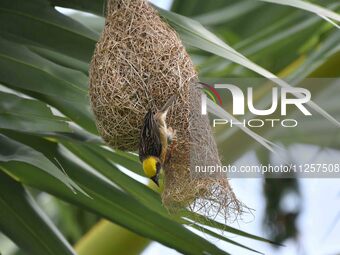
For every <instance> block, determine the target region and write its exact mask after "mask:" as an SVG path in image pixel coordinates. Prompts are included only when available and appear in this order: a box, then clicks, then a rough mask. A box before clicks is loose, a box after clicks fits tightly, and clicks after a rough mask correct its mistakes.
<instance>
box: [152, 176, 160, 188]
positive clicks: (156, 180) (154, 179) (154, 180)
mask: <svg viewBox="0 0 340 255" xmlns="http://www.w3.org/2000/svg"><path fill="white" fill-rule="evenodd" d="M158 179H159V176H158V174H157V175H155V176H154V177H151V180H153V182H154V183H156V185H157V186H158V187H159V182H158Z"/></svg>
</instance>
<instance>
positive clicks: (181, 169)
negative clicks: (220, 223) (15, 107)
mask: <svg viewBox="0 0 340 255" xmlns="http://www.w3.org/2000/svg"><path fill="white" fill-rule="evenodd" d="M197 81H198V78H197V73H196V71H195V68H194V65H193V63H192V61H191V59H190V57H189V55H188V54H187V52H186V50H185V48H184V46H183V44H182V42H181V41H180V39H179V37H178V35H177V34H176V32H175V31H174V30H173V29H172V28H171V27H170V26H169V25H168V24H167V23H166V22H164V21H163V20H162V19H161V18H160V17H159V15H158V14H157V12H156V11H155V10H154V9H153V8H152V7H151V6H150V5H149V4H148V3H147V1H146V0H109V1H108V8H107V12H106V22H105V28H104V30H103V33H102V35H101V37H100V39H99V41H98V43H97V45H96V49H95V52H94V55H93V58H92V62H91V66H90V99H91V106H92V109H93V112H94V114H95V117H96V125H97V128H98V131H99V133H100V135H101V136H102V137H103V139H104V140H105V142H106V143H107V144H108V145H109V146H111V147H112V148H114V149H121V150H128V151H137V150H138V143H139V132H140V128H141V126H142V123H143V119H144V116H145V114H146V112H147V111H148V110H149V109H152V110H153V111H157V109H160V108H161V107H162V105H163V104H164V103H165V102H166V101H167V99H168V98H169V97H170V96H172V95H176V96H177V100H176V103H175V104H174V105H173V106H172V108H171V110H170V111H169V114H168V118H167V124H168V126H169V127H172V128H173V129H175V130H176V132H177V146H176V149H175V151H174V153H173V155H172V157H171V159H170V160H169V162H168V163H166V164H165V165H164V171H165V180H164V191H163V193H162V201H163V204H164V205H165V206H166V207H167V208H170V209H176V208H183V207H189V208H191V209H192V210H198V209H200V210H201V211H200V212H201V213H203V214H205V215H207V214H210V213H214V211H216V212H220V213H222V214H223V215H224V216H225V217H228V216H229V212H235V211H238V210H239V208H240V204H239V202H238V200H237V199H236V198H235V195H234V193H233V191H232V189H231V187H230V186H229V183H228V180H227V178H226V177H225V176H213V177H205V176H203V177H202V176H201V177H200V176H194V175H193V174H192V171H193V169H192V167H191V166H194V165H207V164H209V165H218V164H220V160H219V156H218V151H217V147H216V143H215V141H214V138H213V136H212V132H211V127H210V125H209V121H208V118H207V117H206V116H202V115H201V114H200V98H201V91H200V89H198V87H197V86H196V84H197Z"/></svg>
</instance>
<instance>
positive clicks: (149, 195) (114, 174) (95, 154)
mask: <svg viewBox="0 0 340 255" xmlns="http://www.w3.org/2000/svg"><path fill="white" fill-rule="evenodd" d="M62 144H63V145H64V146H65V147H66V148H67V149H69V150H70V151H71V152H72V153H74V154H75V155H77V156H78V157H79V158H80V159H82V160H83V161H84V162H86V163H87V164H89V165H90V166H92V167H93V168H94V169H96V170H97V171H98V172H100V173H101V174H103V175H104V176H106V177H107V178H109V179H110V180H111V181H112V182H113V183H115V184H116V185H118V186H119V187H120V188H121V189H122V190H125V191H126V192H128V193H129V194H131V195H132V196H134V197H135V198H136V199H138V200H140V201H141V202H142V203H143V204H145V205H147V206H148V207H150V208H151V209H153V210H155V211H157V212H159V213H161V214H164V215H167V212H166V210H165V208H164V207H163V206H162V203H161V200H160V196H159V194H157V193H156V192H155V191H153V190H152V189H150V188H149V187H147V186H145V185H144V184H141V183H139V182H138V181H136V180H134V179H132V178H131V177H129V176H127V175H126V174H124V173H123V172H121V171H120V170H119V169H118V168H117V167H116V166H115V165H113V164H112V163H111V162H110V161H109V160H107V159H106V158H105V156H103V155H101V154H100V151H98V150H96V149H94V148H93V147H96V146H95V145H89V144H86V143H76V142H66V141H62Z"/></svg>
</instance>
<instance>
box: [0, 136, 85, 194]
mask: <svg viewBox="0 0 340 255" xmlns="http://www.w3.org/2000/svg"><path fill="white" fill-rule="evenodd" d="M14 165H15V166H17V167H22V168H24V169H25V168H26V169H30V168H37V169H39V170H40V171H42V172H46V173H47V174H49V175H50V176H53V177H54V178H55V179H56V180H58V181H60V182H61V183H63V184H64V185H66V186H67V187H68V188H70V189H72V190H78V191H81V192H83V191H82V189H81V188H80V187H79V186H78V185H77V184H76V183H75V182H74V181H72V180H71V179H70V178H69V177H68V176H67V175H66V174H65V173H63V172H62V171H61V170H60V169H58V168H57V167H56V166H55V165H54V164H53V163H51V162H50V161H49V160H48V159H47V158H46V157H45V156H44V155H43V154H42V153H40V152H38V151H35V150H34V149H32V148H30V147H28V146H26V145H24V144H21V143H19V142H17V141H14V140H12V139H10V138H8V137H6V136H4V135H2V134H0V166H1V167H3V168H4V169H6V171H7V170H8V171H9V172H7V173H8V174H10V175H12V174H13V173H12V172H11V167H13V166H14ZM27 171H28V170H27Z"/></svg>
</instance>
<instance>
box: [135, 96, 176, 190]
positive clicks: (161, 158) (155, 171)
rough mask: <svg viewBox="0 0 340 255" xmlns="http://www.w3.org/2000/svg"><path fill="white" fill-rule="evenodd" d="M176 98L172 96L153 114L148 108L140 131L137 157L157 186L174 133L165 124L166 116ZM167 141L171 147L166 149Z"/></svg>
mask: <svg viewBox="0 0 340 255" xmlns="http://www.w3.org/2000/svg"><path fill="white" fill-rule="evenodd" d="M175 100H176V96H172V97H171V98H169V100H168V101H167V102H166V103H165V105H164V106H163V107H162V108H161V110H159V111H157V112H156V113H155V114H154V113H153V112H152V111H151V110H149V111H148V112H147V113H146V115H145V118H144V123H143V126H142V129H141V133H140V143H139V159H140V161H141V162H142V164H143V170H144V173H145V175H146V176H147V177H148V178H150V179H151V180H152V181H153V182H154V183H155V184H156V185H157V186H159V175H160V172H161V169H162V167H163V165H164V163H165V162H166V161H167V160H169V158H170V155H171V151H172V149H173V145H174V140H175V135H176V133H175V132H174V131H173V129H172V128H171V127H167V125H166V116H167V113H168V111H169V108H170V106H171V105H172V104H173V103H174V101H175ZM169 143H171V144H172V148H171V149H170V150H168V146H169Z"/></svg>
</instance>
